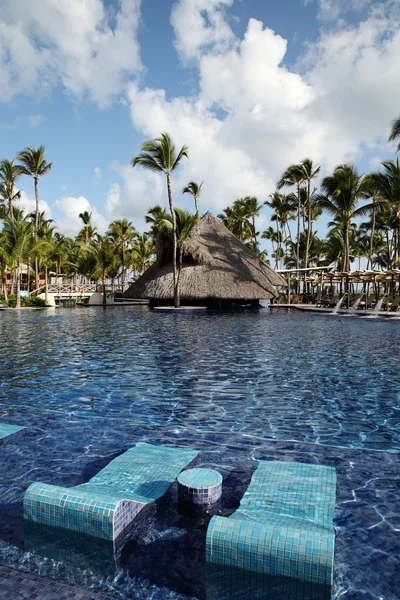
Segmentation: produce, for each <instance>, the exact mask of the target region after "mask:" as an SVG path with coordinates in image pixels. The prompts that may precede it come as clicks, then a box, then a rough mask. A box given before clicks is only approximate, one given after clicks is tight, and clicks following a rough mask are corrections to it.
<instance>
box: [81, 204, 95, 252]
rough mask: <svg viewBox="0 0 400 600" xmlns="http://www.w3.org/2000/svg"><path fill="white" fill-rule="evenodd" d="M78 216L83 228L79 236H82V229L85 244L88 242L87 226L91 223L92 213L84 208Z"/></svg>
mask: <svg viewBox="0 0 400 600" xmlns="http://www.w3.org/2000/svg"><path fill="white" fill-rule="evenodd" d="M79 218H80V220H81V221H82V223H83V230H82V232H81V238H82V234H83V231H84V235H85V244H86V246H87V245H88V244H89V228H90V227H91V225H92V213H91V212H88V211H87V210H85V211H84V212H83V213H79ZM78 235H79V234H78Z"/></svg>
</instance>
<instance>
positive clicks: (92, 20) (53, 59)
mask: <svg viewBox="0 0 400 600" xmlns="http://www.w3.org/2000/svg"><path fill="white" fill-rule="evenodd" d="M140 4H141V0H120V2H119V6H120V8H119V9H118V10H115V11H114V12H111V10H110V9H109V10H108V11H106V9H105V4H104V3H103V1H102V0H68V2H60V1H59V0H40V2H32V1H31V0H18V2H14V0H3V2H2V10H1V15H0V100H2V101H8V100H10V99H11V98H12V97H13V96H14V95H15V94H18V93H25V94H27V93H35V94H37V95H43V94H46V93H47V92H48V91H49V90H50V89H51V88H52V87H53V86H54V85H56V84H58V83H62V85H63V86H64V87H65V89H66V90H67V91H68V92H70V93H71V94H72V95H73V96H75V97H77V98H79V99H80V98H83V97H86V96H88V97H89V98H90V99H91V100H93V101H94V102H97V103H98V104H99V106H101V107H104V106H107V105H108V104H109V103H110V101H111V100H112V98H113V97H115V95H117V94H119V93H120V92H121V91H122V90H123V87H124V85H125V79H126V76H127V75H129V76H132V75H134V74H135V73H138V72H139V71H140V68H141V64H140V57H139V47H138V43H137V40H136V34H137V29H138V25H139V19H140Z"/></svg>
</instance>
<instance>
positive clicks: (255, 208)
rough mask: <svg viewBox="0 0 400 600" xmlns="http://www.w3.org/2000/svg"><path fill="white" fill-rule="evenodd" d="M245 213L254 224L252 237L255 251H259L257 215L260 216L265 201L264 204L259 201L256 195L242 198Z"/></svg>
mask: <svg viewBox="0 0 400 600" xmlns="http://www.w3.org/2000/svg"><path fill="white" fill-rule="evenodd" d="M242 203H243V207H244V211H245V215H246V217H247V219H250V220H251V224H252V230H253V231H252V237H253V251H254V252H257V247H258V242H257V232H256V221H255V220H256V217H259V216H260V210H261V209H262V207H263V206H264V204H265V203H264V202H263V203H262V204H259V203H258V200H257V198H256V197H255V196H246V197H245V198H243V200H242Z"/></svg>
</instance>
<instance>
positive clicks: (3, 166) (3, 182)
mask: <svg viewBox="0 0 400 600" xmlns="http://www.w3.org/2000/svg"><path fill="white" fill-rule="evenodd" d="M22 174H23V171H22V169H21V167H20V165H15V164H14V161H13V160H12V161H9V160H2V161H1V162H0V201H1V200H4V201H5V202H6V203H7V204H8V215H9V217H10V219H11V221H12V220H13V202H15V200H19V199H20V197H21V192H20V191H19V190H18V191H15V183H16V181H17V179H18V178H19V177H21V175H22Z"/></svg>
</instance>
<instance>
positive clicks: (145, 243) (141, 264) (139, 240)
mask: <svg viewBox="0 0 400 600" xmlns="http://www.w3.org/2000/svg"><path fill="white" fill-rule="evenodd" d="M166 217H168V215H166ZM170 219H171V218H170ZM170 223H171V227H172V219H171V220H170ZM155 253H156V246H155V243H154V237H153V235H149V234H148V233H141V234H140V233H138V234H137V235H136V236H135V243H134V244H133V246H132V249H131V250H130V261H129V262H130V265H131V266H132V267H133V269H134V271H136V272H137V273H139V275H142V274H143V273H144V271H145V270H146V269H147V268H148V267H150V265H151V264H152V263H153V261H154V257H155Z"/></svg>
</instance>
